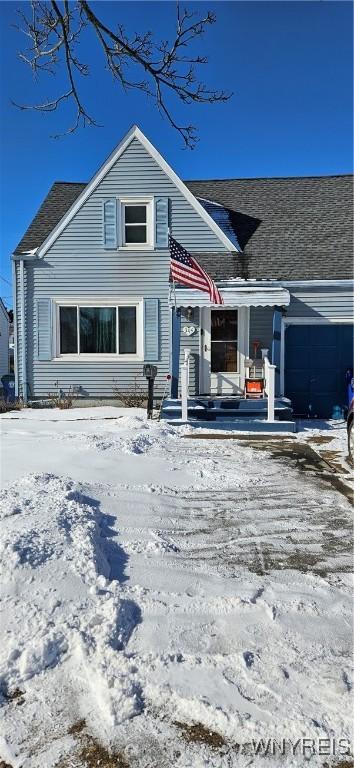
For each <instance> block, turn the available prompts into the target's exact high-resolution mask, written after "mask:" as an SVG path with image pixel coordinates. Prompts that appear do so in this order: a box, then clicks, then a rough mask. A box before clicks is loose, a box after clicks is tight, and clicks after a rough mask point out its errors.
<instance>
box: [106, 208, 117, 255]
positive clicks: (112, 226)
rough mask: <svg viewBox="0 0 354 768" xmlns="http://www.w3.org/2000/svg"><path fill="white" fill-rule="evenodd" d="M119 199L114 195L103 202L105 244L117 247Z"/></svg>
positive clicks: (109, 246) (107, 246)
mask: <svg viewBox="0 0 354 768" xmlns="http://www.w3.org/2000/svg"><path fill="white" fill-rule="evenodd" d="M117 245H118V231H117V200H116V199H115V198H114V197H112V198H110V199H109V200H104V202H103V246H104V248H117Z"/></svg>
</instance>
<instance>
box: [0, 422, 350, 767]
mask: <svg viewBox="0 0 354 768" xmlns="http://www.w3.org/2000/svg"><path fill="white" fill-rule="evenodd" d="M300 426H301V432H300V433H299V434H298V435H297V437H296V438H293V437H291V436H289V438H285V440H284V438H278V439H277V440H275V441H274V444H272V442H271V440H269V439H267V440H266V441H265V442H262V440H261V439H260V438H259V439H258V438H257V439H256V440H254V439H251V438H250V439H247V437H246V438H243V439H241V438H240V439H237V440H229V439H226V440H217V439H207V438H206V436H205V435H203V439H189V438H188V432H189V430H188V428H176V427H172V426H169V425H167V424H166V423H161V424H160V423H157V422H147V421H146V420H145V414H144V412H143V411H142V410H138V409H135V410H130V411H127V410H124V409H118V408H109V407H106V408H95V409H72V410H70V411H64V412H63V411H62V412H60V411H58V410H41V411H38V410H32V411H31V410H27V411H22V412H14V413H9V414H6V415H4V416H2V417H1V419H0V428H1V440H2V461H1V482H2V492H1V498H0V542H1V544H0V571H1V586H0V597H1V608H0V610H1V614H0V627H1V642H0V693H1V702H0V703H1V709H0V765H2V764H1V759H2V760H3V761H5V763H7V764H8V765H10V766H12V768H20V766H21V768H39V766H41V768H52V767H54V766H58V767H60V768H81V766H84V765H89V766H93V765H100V767H102V768H104V766H113V765H115V766H121V767H122V768H124V767H125V766H128V767H129V768H136V767H137V766H139V768H165V766H166V768H167V767H168V768H170V766H176V768H199V767H200V768H201V767H202V766H203V767H204V766H212V767H213V768H224V767H225V768H226V767H228V768H230V766H231V767H233V766H240V768H244V767H245V766H246V765H247V766H248V765H254V764H255V765H265V766H267V765H270V764H271V765H273V764H275V765H278V764H279V766H287V767H288V766H289V767H290V766H300V765H301V766H302V765H303V764H304V761H305V759H306V761H307V759H308V760H309V763H310V765H316V766H317V765H318V766H323V765H324V763H325V762H327V763H328V765H336V764H337V763H338V762H339V761H340V760H343V753H344V751H345V750H346V748H347V740H349V739H352V733H351V716H352V677H351V670H350V656H351V651H352V630H351V594H352V591H351V590H352V583H351V577H350V572H351V564H352V563H351V561H352V546H351V534H352V509H351V506H350V504H349V501H348V499H347V498H346V496H345V494H343V493H339V492H338V490H336V488H335V487H334V486H333V485H332V482H331V478H330V477H329V475H328V472H327V473H326V471H322V469H321V466H319V465H317V464H316V462H315V461H312V459H311V455H309V454H308V453H306V451H304V452H302V446H303V445H305V446H306V445H310V446H312V447H313V448H315V450H316V451H317V452H319V454H320V455H321V451H327V452H328V450H330V449H332V453H336V454H337V459H336V460H337V462H339V463H341V466H342V469H343V477H344V475H345V471H348V469H349V468H348V465H347V464H346V463H345V459H344V457H345V453H346V442H345V440H346V438H345V426H344V425H342V426H338V425H336V424H335V423H332V424H329V423H323V424H320V425H319V424H318V423H317V424H316V423H314V424H309V423H308V422H307V423H306V424H303V425H300ZM186 435H187V436H186ZM323 437H325V438H326V437H327V438H331V440H330V441H326V440H325V441H324V442H323V441H322V442H321V440H318V438H323ZM204 438H205V439H204ZM316 438H317V440H316ZM332 438H333V440H332ZM295 448H296V450H295ZM338 457H339V458H338ZM332 459H333V456H332ZM326 460H329V457H328V456H327V459H326ZM339 471H340V470H339ZM269 739H270V740H271V741H268V740H269ZM272 739H276V740H277V742H278V743H279V745H280V747H281V748H282V750H283V751H284V754H283V755H280V749H279V747H277V746H276V745H275V744H274V742H273V741H272ZM304 739H305V740H306V739H307V740H310V742H309V741H307V742H306V741H305V742H304ZM321 739H322V740H323V741H322V742H321ZM340 739H343V741H342V742H339V740H340ZM260 740H263V746H262V744H261V743H260ZM282 740H284V741H282ZM333 740H335V741H334V742H333ZM93 744H101V745H103V748H104V749H105V750H106V749H107V752H106V751H104V752H102V754H101V756H100V758H99V759H100V761H101V762H97V761H96V762H94V760H96V758H93V757H92V754H93V752H92V754H91V752H90V749H91V746H92V745H93ZM267 744H268V755H267V756H264V755H262V750H263V751H266V749H267ZM294 745H295V746H294ZM257 750H258V755H255V752H257ZM110 752H113V753H114V754H115V755H116V758H115V759H114V760H113V762H109V760H110V758H109V753H110ZM319 753H320V754H319ZM90 755H91V756H90ZM97 759H98V758H97ZM306 764H307V763H306ZM349 764H350V763H349V762H348V765H349Z"/></svg>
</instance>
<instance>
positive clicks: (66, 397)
mask: <svg viewBox="0 0 354 768" xmlns="http://www.w3.org/2000/svg"><path fill="white" fill-rule="evenodd" d="M55 384H56V386H57V387H58V382H55ZM75 399H76V394H75V390H74V387H72V386H71V385H70V387H69V389H68V391H67V393H66V392H64V390H63V389H59V387H58V388H57V391H56V392H49V393H48V400H49V401H50V402H51V403H52V404H53V407H54V408H60V409H61V410H62V411H64V410H67V409H68V408H72V406H73V402H74V400H75Z"/></svg>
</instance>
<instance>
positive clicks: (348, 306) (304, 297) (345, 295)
mask: <svg viewBox="0 0 354 768" xmlns="http://www.w3.org/2000/svg"><path fill="white" fill-rule="evenodd" d="M290 293H291V301H290V305H289V306H288V307H287V309H286V313H285V316H286V317H303V318H304V317H308V318H313V319H315V318H317V319H321V318H322V319H327V320H330V319H341V318H342V319H350V318H353V310H354V305H353V289H351V288H350V287H335V286H323V287H317V286H316V287H311V288H306V286H304V287H303V288H291V289H290Z"/></svg>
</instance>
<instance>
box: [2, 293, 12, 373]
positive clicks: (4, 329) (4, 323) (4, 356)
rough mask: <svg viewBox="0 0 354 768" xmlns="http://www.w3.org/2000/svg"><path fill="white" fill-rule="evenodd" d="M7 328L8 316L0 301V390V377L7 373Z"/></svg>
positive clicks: (8, 325) (8, 323)
mask: <svg viewBox="0 0 354 768" xmlns="http://www.w3.org/2000/svg"><path fill="white" fill-rule="evenodd" d="M9 327H10V318H9V314H8V311H7V309H6V307H5V304H4V302H3V301H2V299H0V388H1V386H2V385H1V377H2V376H4V375H5V374H7V373H8V372H9Z"/></svg>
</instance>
